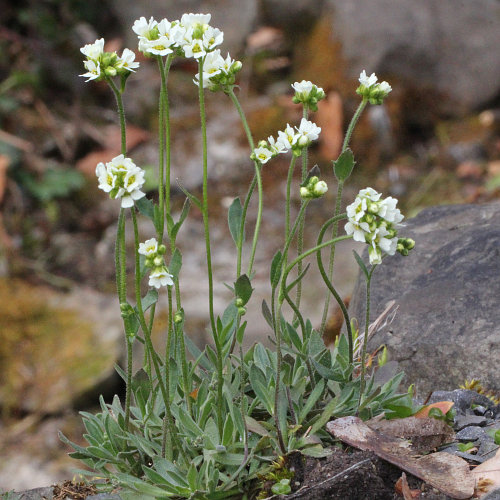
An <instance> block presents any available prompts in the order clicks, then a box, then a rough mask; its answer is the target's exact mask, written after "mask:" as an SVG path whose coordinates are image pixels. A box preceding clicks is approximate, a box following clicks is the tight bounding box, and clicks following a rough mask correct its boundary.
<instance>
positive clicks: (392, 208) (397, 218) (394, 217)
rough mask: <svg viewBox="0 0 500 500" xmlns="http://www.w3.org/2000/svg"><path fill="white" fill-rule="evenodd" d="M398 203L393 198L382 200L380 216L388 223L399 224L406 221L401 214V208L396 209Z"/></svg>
mask: <svg viewBox="0 0 500 500" xmlns="http://www.w3.org/2000/svg"><path fill="white" fill-rule="evenodd" d="M397 202H398V200H396V199H395V198H393V197H392V196H388V197H387V198H385V199H384V200H382V201H381V202H380V204H379V211H378V215H380V217H383V218H384V219H385V220H386V221H387V222H393V223H395V224H399V223H400V222H401V221H402V220H403V219H404V216H403V215H402V214H401V211H400V210H399V208H396V204H397Z"/></svg>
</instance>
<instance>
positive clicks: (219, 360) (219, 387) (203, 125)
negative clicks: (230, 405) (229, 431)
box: [198, 58, 224, 436]
mask: <svg viewBox="0 0 500 500" xmlns="http://www.w3.org/2000/svg"><path fill="white" fill-rule="evenodd" d="M203 63H204V58H201V59H199V62H198V65H199V73H198V76H199V79H198V81H199V82H200V84H199V85H198V97H199V101H200V118H201V137H202V145H203V200H202V210H201V212H202V215H203V227H204V232H205V250H206V253H207V272H208V308H209V314H210V326H211V328H212V336H213V339H214V342H215V348H216V351H217V403H216V410H217V426H218V430H219V435H220V436H222V433H223V430H224V421H223V417H222V413H223V412H222V405H223V397H222V389H223V385H224V378H223V360H222V357H223V353H222V346H221V344H220V340H219V338H218V334H217V329H216V325H215V315H214V285H213V274H212V255H211V249H210V227H209V223H208V157H207V119H206V112H205V92H204V89H203V85H202V82H203Z"/></svg>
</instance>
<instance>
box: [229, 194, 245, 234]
mask: <svg viewBox="0 0 500 500" xmlns="http://www.w3.org/2000/svg"><path fill="white" fill-rule="evenodd" d="M242 216H243V207H242V206H241V201H240V199H239V198H235V199H234V200H233V203H231V206H230V207H229V212H228V215H227V221H228V224H229V231H230V233H231V236H232V237H233V240H234V242H235V243H236V244H238V243H239V239H240V230H241V217H242Z"/></svg>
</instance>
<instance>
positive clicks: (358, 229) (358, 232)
mask: <svg viewBox="0 0 500 500" xmlns="http://www.w3.org/2000/svg"><path fill="white" fill-rule="evenodd" d="M344 229H345V232H346V233H347V234H349V235H351V234H352V235H353V236H352V239H353V240H354V241H359V242H360V243H366V237H365V235H366V234H367V233H368V232H369V231H370V226H369V225H368V223H366V222H361V223H360V224H357V223H356V222H354V221H352V220H349V222H347V224H346V225H345V226H344Z"/></svg>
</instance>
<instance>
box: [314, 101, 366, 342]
mask: <svg viewBox="0 0 500 500" xmlns="http://www.w3.org/2000/svg"><path fill="white" fill-rule="evenodd" d="M367 104H368V101H367V99H365V98H363V100H362V101H361V102H360V103H359V106H358V109H356V112H355V113H354V115H353V117H352V119H351V122H350V123H349V126H348V127H347V132H346V134H345V137H344V142H343V143H342V150H341V154H342V153H343V152H344V151H345V150H346V149H347V148H348V147H349V142H350V141H351V136H352V133H353V131H354V128H355V127H356V124H357V123H358V120H359V118H360V116H361V114H362V113H363V110H364V109H365V107H366V105H367ZM338 182H339V183H338V188H337V200H336V203H335V212H334V216H336V215H338V214H339V213H340V210H341V205H342V191H343V188H344V182H343V181H338ZM337 234H338V224H334V226H333V227H332V238H335V237H336V236H337ZM334 263H335V247H332V249H331V250H330V258H329V262H328V278H329V279H330V281H331V280H332V278H333V266H334ZM329 307H330V294H329V293H328V292H327V294H326V297H325V304H324V306H323V316H322V318H321V327H320V333H321V334H323V333H324V332H325V328H326V322H327V321H328V308H329Z"/></svg>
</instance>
